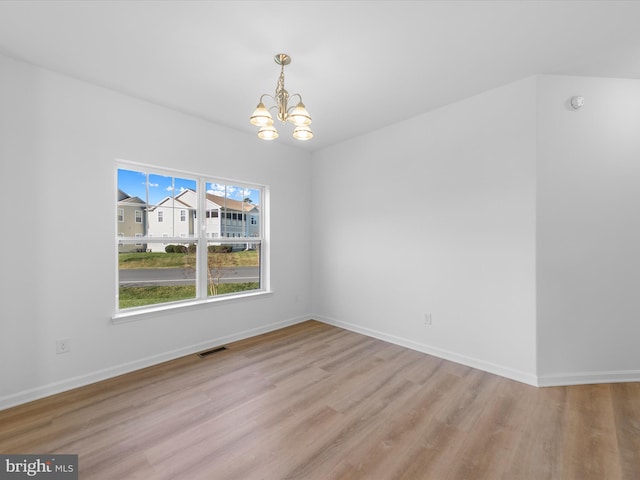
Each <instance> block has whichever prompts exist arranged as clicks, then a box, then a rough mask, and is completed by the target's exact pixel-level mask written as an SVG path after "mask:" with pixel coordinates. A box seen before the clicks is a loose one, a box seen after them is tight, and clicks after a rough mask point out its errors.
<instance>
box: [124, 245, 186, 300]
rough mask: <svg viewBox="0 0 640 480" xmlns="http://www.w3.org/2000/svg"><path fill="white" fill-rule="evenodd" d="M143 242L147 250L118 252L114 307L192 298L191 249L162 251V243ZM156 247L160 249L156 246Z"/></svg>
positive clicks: (163, 247)
mask: <svg viewBox="0 0 640 480" xmlns="http://www.w3.org/2000/svg"><path fill="white" fill-rule="evenodd" d="M146 245H147V246H149V247H151V248H150V249H149V250H151V251H148V252H147V251H144V250H143V251H131V252H128V253H120V254H119V255H118V267H119V268H118V277H119V302H118V303H119V304H118V308H120V309H123V308H132V307H140V306H143V305H154V304H161V303H167V302H175V301H179V300H188V299H194V298H195V297H196V276H195V271H196V258H195V257H196V256H195V248H193V247H192V248H191V249H189V248H188V247H185V248H184V249H179V251H177V252H176V251H171V252H165V251H164V249H165V246H163V245H162V244H156V243H152V244H146ZM126 246H134V247H136V248H138V249H139V248H140V247H137V246H135V245H126ZM159 246H162V248H157V247H159ZM159 250H162V251H159ZM185 252H186V253H185Z"/></svg>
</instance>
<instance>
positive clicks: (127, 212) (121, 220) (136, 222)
mask: <svg viewBox="0 0 640 480" xmlns="http://www.w3.org/2000/svg"><path fill="white" fill-rule="evenodd" d="M117 208H118V210H117V213H116V215H117V219H118V237H143V236H144V234H145V230H146V226H147V222H146V218H145V217H146V215H145V213H146V204H145V203H144V200H142V199H140V198H138V197H132V196H130V195H128V194H127V193H125V192H123V191H122V190H120V189H118V206H117ZM146 249H147V246H146V244H144V243H136V244H133V245H132V244H124V243H118V252H119V253H126V252H139V251H145V250H146Z"/></svg>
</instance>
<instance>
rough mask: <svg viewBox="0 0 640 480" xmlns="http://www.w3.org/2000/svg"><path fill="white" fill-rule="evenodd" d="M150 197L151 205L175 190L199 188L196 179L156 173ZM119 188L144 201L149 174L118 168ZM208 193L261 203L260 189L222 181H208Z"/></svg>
mask: <svg viewBox="0 0 640 480" xmlns="http://www.w3.org/2000/svg"><path fill="white" fill-rule="evenodd" d="M148 187H149V199H148V203H149V204H150V205H155V204H157V203H158V202H160V201H161V200H162V199H163V198H165V197H168V196H170V195H171V193H172V192H173V191H175V193H176V195H177V194H179V193H180V192H182V191H183V190H185V189H188V188H190V189H192V190H197V188H196V187H197V183H196V181H195V180H191V179H187V178H180V177H167V176H164V175H158V174H155V173H150V174H149V182H148ZM118 188H119V189H120V190H122V191H123V192H125V193H126V194H127V195H130V196H132V197H138V198H140V199H142V200H143V201H145V200H146V198H147V174H146V173H144V172H139V171H133V170H125V169H121V168H120V169H118ZM207 193H212V194H214V195H220V196H223V197H224V196H226V197H227V198H231V199H233V200H243V199H244V198H246V197H249V198H250V199H251V201H252V202H253V203H254V204H259V203H260V191H259V190H256V189H247V188H245V187H240V186H237V185H229V184H227V185H225V184H220V183H212V182H207Z"/></svg>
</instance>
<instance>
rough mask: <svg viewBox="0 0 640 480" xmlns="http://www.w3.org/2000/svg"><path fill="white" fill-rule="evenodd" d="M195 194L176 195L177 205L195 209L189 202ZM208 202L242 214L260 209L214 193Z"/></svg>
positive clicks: (167, 199)
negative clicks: (190, 197) (190, 196)
mask: <svg viewBox="0 0 640 480" xmlns="http://www.w3.org/2000/svg"><path fill="white" fill-rule="evenodd" d="M193 193H195V191H194V190H192V189H190V188H187V189H186V190H184V191H182V192H180V193H179V194H178V195H176V196H175V197H174V201H175V203H176V204H179V205H182V206H184V207H185V208H191V209H195V208H196V205H192V204H191V202H189V201H188V200H187V198H185V197H187V196H188V195H189V194H193ZM171 198H172V197H170V196H169V197H165V198H163V199H162V200H161V201H160V202H158V204H157V205H154V206H153V207H151V208H150V210H154V209H156V208H157V207H160V206H162V205H163V204H165V203H166V202H168V201H169V200H171ZM207 200H208V201H210V202H211V203H214V204H215V205H217V206H218V207H220V208H226V209H227V210H236V211H242V212H250V211H252V210H255V209H257V208H258V206H257V205H255V204H253V203H249V202H243V201H240V200H233V199H231V198H226V197H223V196H220V195H214V194H213V193H207Z"/></svg>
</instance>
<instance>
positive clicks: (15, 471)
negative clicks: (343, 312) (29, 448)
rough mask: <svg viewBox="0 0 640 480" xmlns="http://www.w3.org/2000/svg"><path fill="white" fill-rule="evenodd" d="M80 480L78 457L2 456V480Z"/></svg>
mask: <svg viewBox="0 0 640 480" xmlns="http://www.w3.org/2000/svg"><path fill="white" fill-rule="evenodd" d="M20 478H36V479H47V480H78V456H77V455H1V454H0V480H17V479H20Z"/></svg>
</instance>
